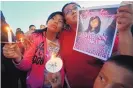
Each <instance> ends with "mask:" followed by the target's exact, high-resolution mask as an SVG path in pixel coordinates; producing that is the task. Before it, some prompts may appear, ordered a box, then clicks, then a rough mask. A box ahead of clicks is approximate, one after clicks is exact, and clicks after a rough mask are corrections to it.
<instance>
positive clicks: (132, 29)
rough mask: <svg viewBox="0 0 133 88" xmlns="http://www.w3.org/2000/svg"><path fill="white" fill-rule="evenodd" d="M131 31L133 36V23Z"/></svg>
mask: <svg viewBox="0 0 133 88" xmlns="http://www.w3.org/2000/svg"><path fill="white" fill-rule="evenodd" d="M131 32H132V36H133V25H132V27H131Z"/></svg>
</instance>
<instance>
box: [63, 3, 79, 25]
mask: <svg viewBox="0 0 133 88" xmlns="http://www.w3.org/2000/svg"><path fill="white" fill-rule="evenodd" d="M78 8H79V7H78V6H77V5H76V4H69V5H67V6H66V7H65V8H64V11H63V13H64V14H65V19H66V23H67V24H69V25H71V24H77V10H78Z"/></svg>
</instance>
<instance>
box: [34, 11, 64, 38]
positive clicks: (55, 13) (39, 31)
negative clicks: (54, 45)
mask: <svg viewBox="0 0 133 88" xmlns="http://www.w3.org/2000/svg"><path fill="white" fill-rule="evenodd" d="M57 14H59V15H61V16H63V13H62V12H60V11H56V12H53V13H51V14H50V16H49V17H48V19H47V21H46V24H47V23H48V21H49V20H50V19H51V18H53V17H54V16H55V15H57ZM63 17H64V16H63ZM63 22H64V23H65V19H64V18H63ZM44 31H47V28H44V29H38V30H35V32H34V33H41V34H42V35H43V32H44ZM58 35H59V33H57V36H56V38H58Z"/></svg>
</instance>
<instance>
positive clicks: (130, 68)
mask: <svg viewBox="0 0 133 88" xmlns="http://www.w3.org/2000/svg"><path fill="white" fill-rule="evenodd" d="M93 88H133V56H127V55H118V56H114V57H111V58H109V60H108V61H107V62H105V64H104V65H103V67H102V69H101V71H100V72H99V75H98V76H97V78H96V80H95V83H94V87H93Z"/></svg>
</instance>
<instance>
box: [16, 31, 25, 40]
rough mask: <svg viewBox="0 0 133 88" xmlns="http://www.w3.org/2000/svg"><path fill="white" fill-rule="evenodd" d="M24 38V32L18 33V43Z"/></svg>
mask: <svg viewBox="0 0 133 88" xmlns="http://www.w3.org/2000/svg"><path fill="white" fill-rule="evenodd" d="M23 37H24V32H23V31H17V32H16V39H17V41H19V40H20V38H23Z"/></svg>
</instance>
